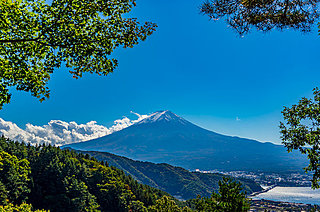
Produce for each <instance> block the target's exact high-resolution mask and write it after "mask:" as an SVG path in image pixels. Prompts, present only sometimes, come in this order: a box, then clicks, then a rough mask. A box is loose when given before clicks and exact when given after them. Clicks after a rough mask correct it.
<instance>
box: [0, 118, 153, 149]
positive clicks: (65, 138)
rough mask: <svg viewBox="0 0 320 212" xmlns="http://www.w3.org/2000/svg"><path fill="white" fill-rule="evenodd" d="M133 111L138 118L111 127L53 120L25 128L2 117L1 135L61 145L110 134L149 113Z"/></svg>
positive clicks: (116, 123)
mask: <svg viewBox="0 0 320 212" xmlns="http://www.w3.org/2000/svg"><path fill="white" fill-rule="evenodd" d="M131 113H133V114H135V115H136V116H138V119H135V120H130V119H129V118H127V117H123V118H122V119H117V120H115V121H114V124H113V126H111V127H109V128H107V127H105V126H103V125H98V124H97V122H96V121H90V122H88V123H86V124H77V123H76V122H74V121H72V122H65V121H60V120H52V121H50V122H49V123H48V124H46V125H43V126H36V125H32V124H29V123H28V124H26V127H25V129H24V130H23V129H21V128H19V127H18V126H17V125H16V124H14V123H12V122H10V121H5V120H3V119H1V118H0V135H4V136H5V137H8V138H10V139H12V140H16V141H20V142H22V141H23V142H30V143H31V144H32V145H36V144H43V143H46V144H52V145H56V146H61V145H64V144H70V143H77V142H81V141H87V140H91V139H95V138H99V137H102V136H105V135H109V134H111V133H113V132H116V131H119V130H122V129H124V128H127V127H129V126H131V125H133V124H135V123H137V122H139V121H141V120H142V119H144V118H147V117H148V115H140V114H138V113H134V112H131Z"/></svg>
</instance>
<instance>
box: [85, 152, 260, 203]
mask: <svg viewBox="0 0 320 212" xmlns="http://www.w3.org/2000/svg"><path fill="white" fill-rule="evenodd" d="M79 152H81V151H79ZM81 153H83V154H89V155H90V156H93V157H95V158H96V159H98V160H101V161H106V162H108V164H109V165H110V166H115V167H117V168H119V169H121V170H123V171H124V172H125V173H126V174H128V175H131V176H132V177H133V178H135V179H136V180H138V181H139V182H140V183H143V184H146V185H149V186H152V187H155V188H158V189H161V190H163V191H165V192H168V193H169V194H171V195H173V196H175V197H177V198H180V199H185V200H187V199H191V198H196V197H197V195H201V196H206V197H209V196H210V195H211V194H212V191H213V190H214V191H217V190H218V182H219V180H221V179H222V177H223V176H225V175H221V174H203V173H199V172H189V171H187V170H186V169H184V168H181V167H174V166H171V165H169V164H165V163H161V164H154V163H151V162H142V161H135V160H131V159H129V158H126V157H120V156H117V155H114V154H110V153H107V152H93V151H92V152H81ZM239 181H240V182H241V183H242V184H243V186H244V189H245V191H246V192H247V193H248V194H249V193H252V192H256V191H261V190H262V188H261V187H260V186H259V185H258V184H257V183H255V182H254V181H252V180H247V179H239Z"/></svg>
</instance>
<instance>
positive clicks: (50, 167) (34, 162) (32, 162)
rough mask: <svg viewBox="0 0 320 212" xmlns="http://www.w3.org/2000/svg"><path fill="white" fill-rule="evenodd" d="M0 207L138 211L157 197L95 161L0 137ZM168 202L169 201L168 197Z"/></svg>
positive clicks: (113, 169) (148, 188)
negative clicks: (7, 205)
mask: <svg viewBox="0 0 320 212" xmlns="http://www.w3.org/2000/svg"><path fill="white" fill-rule="evenodd" d="M0 169H1V174H0V201H1V203H0V205H4V204H7V203H8V202H7V199H8V201H9V202H10V203H14V204H21V203H22V202H24V201H27V203H28V204H31V205H32V206H33V207H34V208H36V209H46V210H50V211H59V212H60V211H61V212H63V211H68V212H69V211H75V212H76V211H110V212H111V211H112V212H117V211H128V210H130V209H133V208H135V209H137V210H140V211H144V209H146V208H147V207H148V206H151V205H154V204H155V203H156V200H157V199H159V198H160V197H162V196H163V195H165V194H166V195H168V194H167V193H165V192H162V191H160V190H158V189H155V188H152V187H149V186H146V185H142V184H139V183H137V181H135V180H134V179H133V178H132V177H130V176H127V175H125V174H124V172H123V171H121V170H119V169H117V168H114V167H109V166H106V165H105V163H103V164H102V163H101V162H99V161H97V160H96V159H95V158H92V157H88V156H86V155H83V154H78V153H75V152H73V151H69V150H64V151H63V150H60V149H59V148H56V147H52V146H45V145H42V146H38V147H32V146H26V145H25V144H21V143H18V142H13V141H10V140H8V139H5V138H4V137H2V138H0ZM170 198H171V199H173V198H172V197H170Z"/></svg>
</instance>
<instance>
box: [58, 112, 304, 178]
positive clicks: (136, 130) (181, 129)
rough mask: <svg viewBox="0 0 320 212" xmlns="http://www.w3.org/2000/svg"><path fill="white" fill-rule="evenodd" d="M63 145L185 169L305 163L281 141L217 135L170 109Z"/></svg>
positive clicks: (280, 168) (281, 168) (288, 167)
mask: <svg viewBox="0 0 320 212" xmlns="http://www.w3.org/2000/svg"><path fill="white" fill-rule="evenodd" d="M64 147H70V148H73V149H77V150H84V151H100V152H110V153H113V154H117V155H121V156H125V157H129V158H132V159H135V160H142V161H150V162H155V163H169V164H171V165H175V166H182V167H184V168H187V169H190V170H194V169H201V170H214V169H219V170H224V171H231V170H246V171H263V172H269V171H270V172H289V171H302V167H305V166H306V165H307V159H306V157H304V156H301V155H300V154H299V153H290V154H289V153H287V151H286V149H285V147H284V146H282V145H275V144H272V143H261V142H258V141H255V140H251V139H245V138H239V137H232V136H225V135H221V134H218V133H215V132H212V131H209V130H206V129H203V128H201V127H199V126H197V125H195V124H192V123H191V122H189V121H187V120H185V119H183V118H181V117H179V116H177V115H176V114H174V113H172V112H170V111H159V112H155V113H153V114H151V115H149V116H148V117H147V118H145V119H143V120H141V121H140V122H137V123H136V124H134V125H132V126H130V127H128V128H125V129H123V130H121V131H118V132H115V133H113V134H111V135H107V136H104V137H101V138H97V139H94V140H90V141H86V142H81V143H75V144H70V145H66V146H64Z"/></svg>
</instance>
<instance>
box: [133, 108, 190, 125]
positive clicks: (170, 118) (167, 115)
mask: <svg viewBox="0 0 320 212" xmlns="http://www.w3.org/2000/svg"><path fill="white" fill-rule="evenodd" d="M155 122H167V123H180V124H183V125H185V124H188V123H190V122H188V121H186V120H185V119H183V118H181V117H179V116H177V115H176V114H174V113H172V112H171V111H169V110H164V111H158V112H155V113H152V114H151V115H149V116H148V117H147V118H145V119H143V120H141V121H140V122H138V123H137V124H150V123H155Z"/></svg>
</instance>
